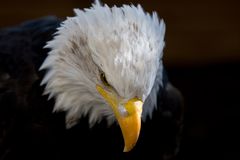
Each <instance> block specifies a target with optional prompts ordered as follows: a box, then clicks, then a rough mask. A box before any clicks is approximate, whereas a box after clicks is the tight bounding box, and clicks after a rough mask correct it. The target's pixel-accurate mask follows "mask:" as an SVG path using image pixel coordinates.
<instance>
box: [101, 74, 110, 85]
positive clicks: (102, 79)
mask: <svg viewBox="0 0 240 160" xmlns="http://www.w3.org/2000/svg"><path fill="white" fill-rule="evenodd" d="M100 79H101V81H102V82H103V84H104V85H105V86H108V87H109V86H110V84H109V83H108V81H107V78H106V76H105V74H104V73H103V72H100Z"/></svg>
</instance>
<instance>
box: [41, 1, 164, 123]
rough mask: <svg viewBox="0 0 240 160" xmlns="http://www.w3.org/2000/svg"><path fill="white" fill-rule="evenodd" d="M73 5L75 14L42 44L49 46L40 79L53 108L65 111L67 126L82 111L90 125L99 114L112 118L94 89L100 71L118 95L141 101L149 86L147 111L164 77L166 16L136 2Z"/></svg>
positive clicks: (74, 120)
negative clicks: (163, 53) (53, 36)
mask: <svg viewBox="0 0 240 160" xmlns="http://www.w3.org/2000/svg"><path fill="white" fill-rule="evenodd" d="M74 11H75V13H76V16H75V17H69V18H67V19H66V20H65V21H64V22H63V23H62V25H61V27H60V28H58V31H57V33H56V36H55V38H54V39H53V40H51V41H49V42H48V44H47V45H46V47H47V48H50V49H51V51H50V52H49V54H48V57H47V58H46V60H45V62H44V63H43V64H42V66H41V68H40V69H41V70H42V69H46V70H47V73H46V75H45V77H44V79H43V81H42V85H43V84H46V88H45V92H44V93H45V94H49V98H51V97H55V99H56V104H55V107H54V110H55V111H58V110H64V111H67V118H66V123H67V126H68V127H71V126H72V125H74V124H76V122H77V120H78V119H79V118H80V117H81V116H83V115H86V114H89V117H90V118H89V123H90V125H93V124H95V122H97V121H100V120H101V119H102V118H103V117H106V118H108V119H109V122H110V124H111V122H113V121H114V119H113V118H114V116H112V115H113V112H112V110H111V108H110V107H109V106H108V105H107V104H106V102H105V101H104V99H103V98H102V97H101V96H100V95H99V93H98V92H97V91H96V85H97V84H99V85H102V82H101V80H100V77H99V75H100V72H101V71H103V72H104V73H105V75H106V78H107V81H108V82H109V84H110V85H111V86H112V88H114V90H115V91H116V93H117V94H118V95H119V97H121V99H126V100H127V99H130V98H133V97H138V98H140V99H142V100H143V101H145V100H146V98H147V97H148V95H149V94H150V92H151V90H152V91H153V92H152V94H150V96H151V97H150V98H149V99H148V105H147V106H146V105H145V106H144V107H148V109H146V110H147V112H146V114H147V115H148V114H151V112H152V110H153V108H154V107H151V106H155V105H156V94H157V92H158V88H159V87H158V85H161V79H162V78H161V77H162V60H161V58H162V50H163V47H164V34H165V24H164V22H163V21H162V20H161V21H159V19H158V17H157V14H156V13H155V12H154V13H153V14H152V15H150V14H149V13H146V12H145V11H144V10H143V9H142V8H141V6H140V5H138V6H133V5H123V6H122V7H120V8H119V7H116V6H114V7H112V8H110V7H108V6H107V5H104V6H103V5H101V4H100V3H99V2H98V1H97V2H96V3H95V4H93V6H92V7H91V8H89V9H85V10H79V9H75V10H74ZM157 74H159V75H158V78H157V79H156V75H157ZM155 79H156V80H155ZM155 81H156V85H155V86H154V82H155ZM153 86H154V89H152V87H153ZM149 105H151V106H150V107H149Z"/></svg>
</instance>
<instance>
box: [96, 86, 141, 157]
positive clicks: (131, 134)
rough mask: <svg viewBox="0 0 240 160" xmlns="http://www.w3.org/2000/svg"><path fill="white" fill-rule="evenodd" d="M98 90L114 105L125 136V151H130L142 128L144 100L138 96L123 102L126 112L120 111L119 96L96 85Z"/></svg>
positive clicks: (114, 110)
mask: <svg viewBox="0 0 240 160" xmlns="http://www.w3.org/2000/svg"><path fill="white" fill-rule="evenodd" d="M96 88H97V90H98V92H99V93H100V94H101V95H102V96H103V98H104V99H105V100H106V101H107V102H108V104H109V105H110V106H111V107H112V109H113V112H114V114H115V116H116V119H117V121H118V123H119V125H120V127H121V130H122V135H123V138H124V143H125V147H124V152H128V151H130V150H131V149H132V148H133V147H134V146H135V144H136V142H137V140H138V137H139V133H140V129H141V114H142V105H143V102H142V101H141V100H139V99H137V98H132V99H130V100H129V101H128V102H126V103H125V104H123V106H121V107H124V110H125V112H126V114H121V113H120V109H119V106H120V102H119V100H117V98H116V97H115V96H114V95H112V94H110V93H108V92H107V91H105V90H104V89H103V88H102V87H101V86H99V85H97V86H96Z"/></svg>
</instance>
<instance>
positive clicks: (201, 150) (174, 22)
mask: <svg viewBox="0 0 240 160" xmlns="http://www.w3.org/2000/svg"><path fill="white" fill-rule="evenodd" d="M103 2H105V3H107V4H108V5H110V6H112V5H113V4H116V5H120V4H123V3H126V4H130V3H133V4H138V3H139V4H141V5H142V6H143V8H144V9H145V10H146V11H153V10H155V11H157V13H158V15H159V16H160V17H161V18H163V19H164V21H165V22H166V25H167V32H166V47H165V50H164V52H165V55H164V63H165V66H166V68H167V70H168V73H169V78H170V80H171V81H172V83H173V84H174V85H175V86H176V87H177V88H179V89H180V90H181V92H182V93H183V96H184V99H185V107H186V111H185V112H186V113H185V119H184V124H185V125H184V131H183V139H182V145H181V148H180V158H181V159H194V160H196V159H208V158H212V159H215V158H220V159H239V154H240V147H239V142H240V141H239V135H240V133H239V131H237V130H238V129H239V126H240V124H239V122H240V118H239V117H240V115H239V113H240V112H239V107H240V102H239V100H240V94H239V91H240V85H239V82H240V71H239V69H240V19H239V17H240V9H239V8H240V2H239V1H238V0H182V1H179V0H159V1H157V0H151V1H150V0H149V1H146V0H145V1H144V0H132V1H129V0H118V1H113V0H104V1H103ZM90 4H91V1H90V0H86V1H80V0H51V1H48V0H41V1H31V0H21V1H17V0H1V2H0V27H7V26H11V25H16V24H18V23H20V22H22V21H25V20H29V19H34V18H38V17H42V16H46V15H56V16H58V17H60V18H63V19H64V18H65V17H66V16H73V11H72V9H73V8H85V7H89V6H90Z"/></svg>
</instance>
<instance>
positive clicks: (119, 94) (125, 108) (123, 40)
mask: <svg viewBox="0 0 240 160" xmlns="http://www.w3.org/2000/svg"><path fill="white" fill-rule="evenodd" d="M74 12H75V16H74V17H68V18H67V19H66V20H64V21H61V20H59V19H58V18H56V17H51V16H50V17H43V18H40V19H36V20H32V21H28V22H24V23H22V24H20V25H18V26H15V27H10V28H4V29H1V31H0V48H1V51H0V58H1V59H0V105H1V108H0V114H1V118H0V121H1V125H2V126H1V137H0V138H1V141H0V144H1V145H0V148H1V149H2V151H0V156H1V158H2V159H4V158H5V159H8V158H9V157H11V156H13V155H14V154H15V156H16V157H18V156H19V155H24V156H26V155H27V154H24V153H26V151H22V150H24V149H21V148H25V149H26V148H28V150H30V151H31V154H29V153H28V156H29V155H34V154H32V153H41V151H39V150H45V152H44V153H47V152H48V150H51V152H54V151H55V152H57V149H56V148H61V147H59V146H58V145H60V146H62V147H63V148H64V146H65V149H64V151H65V152H66V151H67V150H68V149H66V147H69V145H70V142H69V143H67V142H66V141H71V137H72V138H73V137H75V138H76V137H81V139H80V140H79V139H78V138H76V139H75V140H76V141H79V142H80V143H79V144H81V145H83V147H79V148H81V150H79V152H83V153H82V154H84V152H85V151H89V150H91V151H94V150H95V149H96V150H98V151H100V150H104V149H101V147H96V146H107V144H108V146H107V147H106V148H114V147H115V149H113V150H114V151H118V150H119V148H121V146H122V145H121V143H122V141H121V135H119V130H118V129H116V128H117V127H116V125H119V126H120V127H119V128H120V129H121V133H122V136H123V140H124V152H129V151H131V150H132V149H133V148H134V146H135V144H136V143H137V140H138V139H140V140H139V141H141V142H139V143H140V144H139V148H140V150H141V146H143V148H146V149H145V151H148V149H147V148H148V147H149V144H151V143H154V140H153V139H151V138H152V137H151V136H153V137H154V136H159V137H161V138H160V139H161V140H160V141H159V143H161V145H162V147H159V150H160V151H159V152H160V153H161V154H160V153H159V155H161V156H162V157H165V159H166V157H169V155H170V157H172V156H173V155H175V154H176V153H177V150H178V147H179V133H180V132H181V120H182V102H181V100H182V98H181V94H180V92H179V91H178V90H177V89H176V88H174V87H173V86H172V85H171V84H170V82H169V81H168V79H167V75H166V71H165V69H164V67H163V62H162V56H163V48H164V44H165V43H164V34H165V24H164V22H163V20H160V19H159V18H158V16H157V14H156V13H155V12H153V14H151V15H150V14H149V13H146V12H145V11H144V10H143V9H142V7H141V6H140V5H138V6H134V5H123V6H121V7H116V6H114V7H109V6H107V5H102V4H100V3H99V1H96V2H95V3H94V4H93V5H92V7H91V8H89V9H84V10H80V9H75V10H74ZM141 121H142V127H143V129H142V130H146V132H145V133H144V131H142V132H143V133H142V134H145V135H142V134H140V129H141ZM86 126H87V127H86ZM148 126H155V127H153V128H151V127H149V128H148ZM65 128H66V129H65ZM107 128H108V129H107ZM113 128H114V129H113ZM147 129H149V131H147ZM105 130H106V131H105ZM115 130H116V131H115ZM158 130H159V131H158ZM93 131H95V132H94V133H98V134H97V137H98V138H95V137H94V136H96V135H95V134H91V133H92V132H93ZM108 131H109V133H107V132H108ZM151 132H154V133H151ZM75 133H78V134H75ZM100 135H103V136H100ZM139 135H140V138H139ZM141 135H142V136H141ZM111 136H112V138H111ZM144 136H145V137H149V138H145V137H144ZM103 137H104V138H103ZM108 138H109V141H111V142H107V141H108V140H107V139H108ZM46 139H48V140H46ZM90 139H91V140H92V139H95V140H93V141H91V140H90ZM96 139H98V140H96ZM99 139H103V140H99ZM149 140H151V141H149ZM59 141H65V142H63V143H62V144H61V143H60V142H59ZM100 142H101V143H100ZM66 143H67V144H68V145H66ZM72 143H73V145H76V143H75V144H74V142H72ZM104 143H106V144H104ZM63 144H65V145H63ZM100 144H101V145H100ZM145 144H146V145H145ZM44 145H45V147H43V146H44ZM164 145H166V146H165V147H164ZM36 146H37V148H38V147H40V146H41V149H34V147H36ZM49 146H51V147H49ZM137 146H138V145H136V147H135V148H136V149H135V150H136V151H135V155H141V154H142V153H138V154H136V153H137V148H138V147H137ZM48 147H49V148H48ZM46 148H47V149H46ZM50 148H51V149H50ZM70 148H71V147H70ZM76 148H77V147H76ZM116 148H117V149H116ZM19 150H20V151H19ZM59 150H60V151H61V150H63V149H59ZM59 150H58V151H59ZM69 150H71V149H69ZM42 152H43V151H42ZM69 152H70V151H69ZM72 152H73V151H72V150H71V153H72ZM131 152H134V149H133V151H131ZM131 152H130V153H131ZM138 152H139V151H138ZM11 153H12V154H11ZM13 153H14V154H13ZM58 153H59V152H58ZM66 153H68V152H66ZM101 153H105V152H101ZM146 153H147V152H146ZM166 155H168V156H166ZM6 157H7V158H6ZM16 157H15V158H16Z"/></svg>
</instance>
